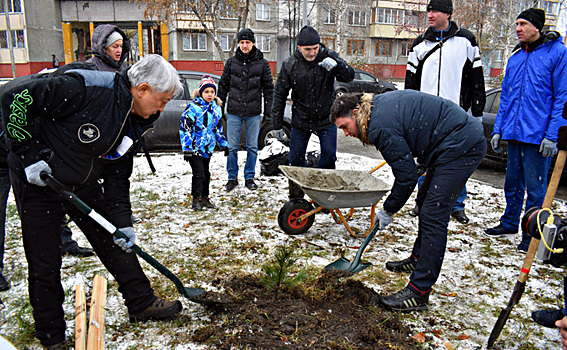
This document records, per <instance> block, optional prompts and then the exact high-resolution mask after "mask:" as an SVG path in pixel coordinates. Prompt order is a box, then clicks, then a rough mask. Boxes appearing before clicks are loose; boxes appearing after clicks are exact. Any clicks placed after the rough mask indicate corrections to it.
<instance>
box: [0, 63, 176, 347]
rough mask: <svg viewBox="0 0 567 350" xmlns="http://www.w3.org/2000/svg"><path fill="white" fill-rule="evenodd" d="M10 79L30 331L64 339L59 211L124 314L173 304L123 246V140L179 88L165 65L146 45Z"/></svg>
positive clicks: (7, 107)
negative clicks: (110, 62)
mask: <svg viewBox="0 0 567 350" xmlns="http://www.w3.org/2000/svg"><path fill="white" fill-rule="evenodd" d="M86 67H87V66H85V68H86ZM63 68H64V67H62V68H60V69H63ZM12 85H13V87H11V88H9V89H7V90H6V91H5V92H4V93H3V94H2V95H1V96H0V103H1V108H2V123H3V129H4V130H5V135H6V140H7V143H8V146H9V148H10V154H9V156H8V162H9V167H10V178H11V181H12V187H13V190H14V195H15V198H16V204H17V208H18V212H19V214H20V218H21V223H22V237H23V243H24V250H25V253H26V259H27V261H28V266H29V278H28V280H29V296H30V302H31V305H32V307H33V317H34V320H35V334H36V337H37V338H38V339H39V340H40V341H41V344H42V345H43V347H44V349H67V348H68V347H67V342H66V340H65V319H64V312H63V307H62V304H63V299H64V291H63V287H62V286H61V271H60V270H61V250H60V246H61V220H62V218H63V216H64V215H65V214H69V215H70V216H71V217H72V218H73V219H74V221H75V223H76V224H77V226H79V228H80V229H81V231H83V233H84V234H85V236H86V237H87V239H88V240H89V242H90V244H91V246H92V247H93V249H94V250H95V252H96V255H97V256H98V257H99V258H100V260H101V262H102V263H103V264H104V266H105V267H106V268H107V269H108V271H109V272H110V273H111V274H112V275H113V276H114V278H115V279H116V281H117V282H118V284H119V288H118V290H119V291H120V292H121V293H122V296H123V297H124V299H125V303H126V307H127V308H128V313H129V315H130V320H131V321H133V322H135V321H144V320H148V319H165V318H168V317H171V316H173V315H175V314H177V313H179V312H180V311H181V308H182V306H181V303H180V302H179V301H165V300H162V299H160V298H157V297H156V296H155V295H154V292H153V289H152V287H151V286H150V282H149V280H148V279H147V277H146V276H145V274H144V272H143V271H142V268H141V266H140V264H139V262H138V259H137V258H136V254H134V253H132V252H131V250H130V248H131V247H132V246H133V245H134V239H135V233H134V228H133V227H132V221H131V214H132V211H131V207H130V200H129V198H130V196H129V190H130V189H129V188H130V183H129V180H128V178H129V177H130V175H131V173H132V167H133V152H132V145H133V144H134V143H135V142H136V141H137V140H138V138H139V135H141V134H142V132H143V130H145V129H147V128H148V127H150V126H151V124H152V123H153V122H154V121H155V120H156V119H157V118H158V117H159V114H160V112H161V111H162V110H163V108H164V107H165V105H166V103H167V102H168V101H169V100H170V99H171V97H172V95H173V93H174V92H176V91H178V90H180V89H182V88H183V87H182V85H181V83H180V81H179V77H178V75H177V71H176V70H175V68H173V66H171V64H169V63H168V62H167V61H166V60H165V59H164V58H163V57H161V56H159V55H148V56H147V57H145V58H143V59H142V60H140V61H139V62H137V63H136V64H134V65H133V66H132V67H131V68H129V69H128V70H125V71H122V72H120V73H111V72H99V71H95V70H89V69H70V70H67V71H65V72H64V73H60V72H56V73H54V74H52V75H50V76H47V77H46V76H44V75H42V76H34V77H32V78H30V79H26V80H24V81H22V82H21V83H19V84H18V83H16V84H12ZM45 173H47V174H51V175H52V176H53V177H54V178H55V179H57V180H59V181H60V182H62V183H63V184H65V185H67V187H68V188H70V189H72V190H73V191H74V192H75V193H76V194H77V196H78V197H80V198H81V199H82V201H84V202H85V203H86V204H87V205H88V206H90V207H91V208H93V209H94V210H95V211H96V212H98V213H100V214H101V215H102V216H104V217H106V218H107V219H108V220H109V221H110V222H111V223H112V224H113V225H114V226H116V227H119V228H120V231H122V232H123V233H124V234H125V235H126V236H127V237H128V241H127V240H126V239H124V238H122V239H116V238H113V236H112V235H110V234H108V233H107V232H106V231H105V230H104V229H103V228H102V227H101V226H99V224H98V223H97V222H95V221H94V220H93V219H91V218H89V217H87V216H86V215H85V214H83V213H82V212H81V211H79V209H77V208H75V207H74V206H72V205H71V204H70V203H68V201H67V200H66V199H65V198H63V196H61V195H60V194H58V193H57V192H55V191H54V190H52V189H51V188H49V187H46V182H45V180H44V174H45ZM99 180H103V181H102V184H101V183H100V182H99Z"/></svg>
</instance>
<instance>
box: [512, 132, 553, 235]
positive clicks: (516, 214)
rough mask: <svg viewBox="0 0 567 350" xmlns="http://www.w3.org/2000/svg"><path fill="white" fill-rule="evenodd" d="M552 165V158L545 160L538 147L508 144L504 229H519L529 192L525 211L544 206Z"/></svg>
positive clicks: (514, 142)
mask: <svg viewBox="0 0 567 350" xmlns="http://www.w3.org/2000/svg"><path fill="white" fill-rule="evenodd" d="M550 165H551V157H543V156H542V155H541V153H540V152H539V145H533V144H529V143H523V142H517V141H509V142H508V163H507V167H506V181H505V182H504V195H505V196H506V210H504V214H503V215H502V217H501V220H502V226H503V227H504V228H505V229H506V230H509V231H517V230H518V226H519V225H520V215H521V213H522V207H523V206H524V196H525V194H526V190H527V193H528V198H527V200H526V209H529V208H532V207H535V206H538V207H541V206H542V205H543V199H544V198H545V192H546V189H547V173H548V171H549V166H550Z"/></svg>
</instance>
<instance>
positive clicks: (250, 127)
mask: <svg viewBox="0 0 567 350" xmlns="http://www.w3.org/2000/svg"><path fill="white" fill-rule="evenodd" d="M242 123H244V131H245V133H246V165H245V166H244V179H245V180H248V179H253V178H254V175H255V174H256V159H257V158H258V134H259V133H260V125H261V123H262V117H261V116H260V115H259V114H258V115H253V116H250V117H240V116H237V115H235V114H230V113H228V114H227V115H226V132H227V134H228V152H229V153H228V157H227V158H226V171H227V172H228V179H229V180H236V179H238V145H239V144H240V135H241V134H242Z"/></svg>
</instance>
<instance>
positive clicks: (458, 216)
mask: <svg viewBox="0 0 567 350" xmlns="http://www.w3.org/2000/svg"><path fill="white" fill-rule="evenodd" d="M451 216H452V217H453V218H454V219H455V220H457V221H458V222H459V223H461V224H468V223H469V218H468V217H467V215H466V214H465V211H464V210H457V211H454V212H452V213H451Z"/></svg>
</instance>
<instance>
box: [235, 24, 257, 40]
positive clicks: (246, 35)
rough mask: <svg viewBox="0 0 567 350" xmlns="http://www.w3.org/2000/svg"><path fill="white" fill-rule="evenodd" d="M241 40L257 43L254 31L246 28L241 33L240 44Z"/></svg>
mask: <svg viewBox="0 0 567 350" xmlns="http://www.w3.org/2000/svg"><path fill="white" fill-rule="evenodd" d="M240 40H250V41H251V42H253V43H255V42H256V38H254V32H253V31H252V29H249V28H244V29H242V30H241V31H239V32H238V42H240Z"/></svg>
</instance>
